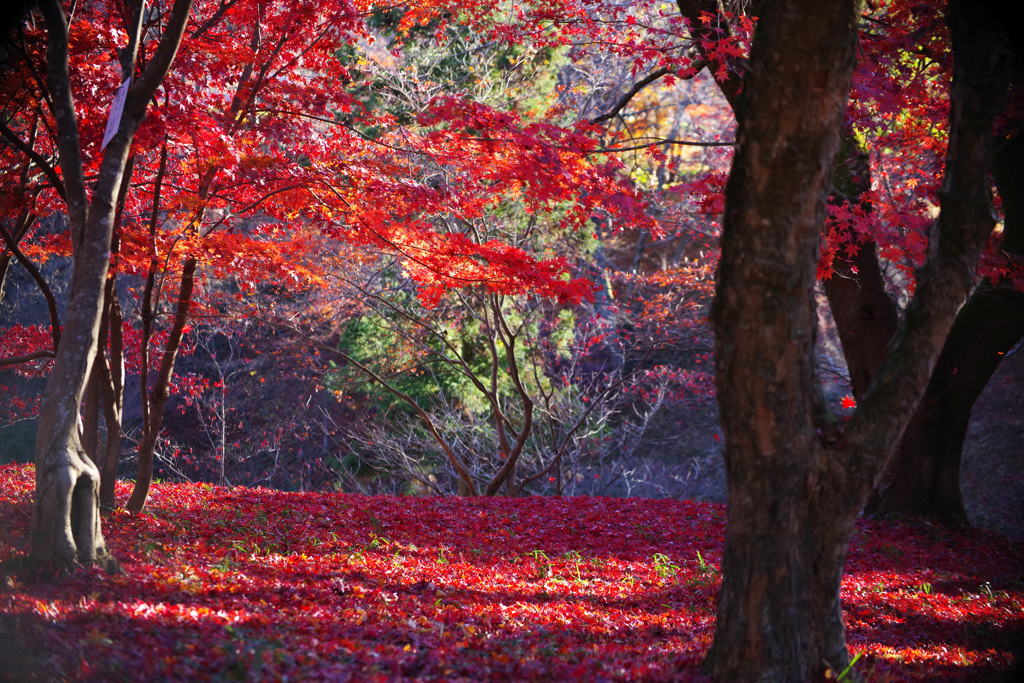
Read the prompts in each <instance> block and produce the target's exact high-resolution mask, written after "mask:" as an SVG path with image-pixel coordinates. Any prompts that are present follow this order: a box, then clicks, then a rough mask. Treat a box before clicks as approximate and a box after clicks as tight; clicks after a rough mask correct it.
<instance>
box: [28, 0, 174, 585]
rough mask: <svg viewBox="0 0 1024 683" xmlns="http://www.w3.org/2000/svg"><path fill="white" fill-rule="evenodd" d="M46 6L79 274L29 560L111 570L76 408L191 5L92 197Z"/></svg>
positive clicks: (139, 87) (64, 31)
mask: <svg viewBox="0 0 1024 683" xmlns="http://www.w3.org/2000/svg"><path fill="white" fill-rule="evenodd" d="M140 5H141V3H140ZM40 6H41V9H42V12H43V15H44V17H45V22H46V30H47V66H48V74H47V86H48V88H49V90H50V96H51V98H52V102H53V114H54V119H55V122H56V126H57V147H58V151H59V153H60V169H61V172H62V174H63V184H64V187H65V190H66V199H67V206H68V219H69V228H70V232H71V241H72V246H73V250H74V272H73V274H72V279H71V288H70V299H69V301H68V306H67V313H66V316H65V320H64V336H63V340H62V342H61V345H60V347H59V349H58V352H57V357H56V359H55V361H54V365H53V370H52V371H51V374H50V379H49V381H48V383H47V385H46V389H45V391H44V392H43V395H42V398H41V401H40V408H39V435H38V438H37V441H36V454H35V461H36V486H35V497H34V500H33V505H32V535H31V549H30V558H31V559H32V560H33V561H36V562H51V563H57V564H74V563H83V564H92V563H102V564H106V565H108V566H112V565H113V564H114V562H113V559H112V558H111V557H110V555H109V553H108V552H107V549H106V545H105V543H104V541H103V534H102V532H101V529H100V515H99V488H100V473H99V470H98V468H97V467H96V464H95V463H94V462H93V461H92V460H91V459H90V458H89V457H88V455H86V453H85V451H84V449H83V447H82V441H81V434H80V432H79V425H78V422H79V408H80V406H81V400H82V393H83V391H84V389H85V384H86V381H87V380H88V378H89V375H90V373H91V371H92V363H93V361H94V359H95V355H96V347H97V339H98V336H99V323H100V315H101V309H102V303H103V290H104V284H105V280H106V275H107V268H108V266H109V263H110V240H111V230H112V228H113V224H114V211H115V204H116V195H117V192H118V190H119V188H120V187H121V180H122V177H123V174H124V169H125V164H126V162H127V159H128V151H129V148H130V146H131V142H132V139H133V137H134V135H135V131H136V130H137V129H138V126H139V124H140V123H141V121H142V119H143V117H144V116H145V112H146V106H147V104H148V102H149V100H150V99H151V98H152V96H153V94H154V93H155V92H156V89H157V87H158V86H159V85H160V83H161V82H162V81H163V79H164V77H165V76H166V74H167V71H168V69H169V68H170V65H171V62H172V61H173V60H174V56H175V54H176V53H177V49H178V45H179V44H180V42H181V37H182V34H183V32H184V28H185V23H186V20H187V19H188V15H189V13H190V12H191V9H192V0H175V3H174V6H173V8H172V10H171V13H170V15H169V19H168V22H167V25H166V27H165V29H164V35H163V38H162V39H161V40H160V43H159V45H158V47H157V48H156V50H155V51H154V53H153V54H152V57H151V59H150V62H149V64H148V65H147V67H146V69H145V70H144V71H143V73H142V75H141V76H140V77H139V79H138V80H137V81H135V83H134V84H133V85H132V86H131V88H130V90H129V92H128V97H127V100H126V102H125V107H124V113H123V115H122V117H121V122H120V126H119V128H118V132H117V134H116V135H115V136H114V138H113V139H112V140H111V141H110V143H109V144H108V145H107V147H106V150H105V151H104V155H103V161H102V163H101V165H100V170H99V174H98V176H97V177H96V179H95V181H94V183H93V185H92V192H91V196H89V193H88V191H87V189H86V182H85V176H84V173H83V166H82V150H81V145H80V143H79V138H78V121H77V116H76V114H75V104H74V99H73V97H72V93H71V78H70V73H69V69H68V27H67V19H66V18H65V16H64V11H63V9H62V7H61V2H60V0H42V2H41V3H40ZM141 16H142V13H141V11H138V12H137V13H136V21H135V26H134V33H133V35H132V37H131V43H130V46H129V53H130V54H131V59H130V60H129V61H130V66H131V68H130V69H126V70H125V71H126V73H129V74H130V73H132V72H133V71H134V55H135V51H136V48H137V45H138V37H139V33H140V29H141Z"/></svg>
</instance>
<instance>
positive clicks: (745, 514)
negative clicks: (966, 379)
mask: <svg viewBox="0 0 1024 683" xmlns="http://www.w3.org/2000/svg"><path fill="white" fill-rule="evenodd" d="M950 15H951V19H950V23H951V26H952V29H953V39H954V50H955V54H956V66H955V70H954V73H955V79H954V84H953V88H952V94H951V105H952V106H951V126H950V130H951V134H950V144H949V151H948V157H947V164H946V169H947V175H946V178H945V182H944V184H943V206H942V214H941V216H940V219H939V220H938V222H937V224H936V229H935V231H933V235H932V243H931V248H930V250H929V259H928V261H927V263H926V264H925V266H924V267H923V268H922V269H921V272H920V275H919V278H918V287H917V294H916V296H915V299H914V301H913V302H912V303H911V305H910V307H908V310H907V314H906V317H905V320H904V322H903V324H902V326H901V328H900V331H899V332H898V334H897V337H896V340H895V342H894V344H893V347H892V348H891V350H890V351H889V353H888V354H887V356H886V358H885V360H884V362H883V363H882V366H881V368H880V369H879V371H878V372H877V374H876V375H875V378H874V380H873V382H872V384H871V386H870V388H869V389H868V390H867V392H866V393H865V395H864V397H863V399H862V400H861V402H860V405H859V406H858V408H857V410H856V412H855V413H854V415H853V417H852V418H851V420H850V422H849V423H848V424H847V425H845V429H844V425H842V424H841V423H839V422H838V421H837V420H836V418H835V417H834V416H833V415H831V413H830V412H829V411H828V409H827V407H826V405H825V402H824V400H823V397H822V394H821V389H820V384H819V382H818V379H817V377H816V376H815V362H814V341H815V334H816V328H817V321H816V316H815V307H814V300H813V290H814V281H815V271H816V266H817V261H818V253H819V240H820V234H821V230H822V228H823V227H824V223H825V217H826V207H825V203H826V198H827V196H828V190H829V186H830V177H829V176H830V174H831V168H832V165H833V161H834V159H835V155H836V151H837V149H838V146H839V137H840V131H841V125H842V116H843V111H844V109H845V104H846V97H847V93H848V90H849V85H850V79H851V75H852V71H853V65H854V60H855V46H856V30H857V21H858V16H857V7H856V3H855V2H853V1H852V0H851V1H849V2H842V1H840V2H830V3H821V2H820V1H819V0H781V1H780V2H777V3H771V4H766V5H765V6H764V7H763V12H762V13H761V17H760V20H759V22H758V25H757V29H756V33H755V36H754V43H753V50H752V54H751V60H750V66H749V69H748V70H747V75H746V78H745V81H744V90H743V94H742V99H741V106H740V109H741V111H739V112H738V116H737V118H738V121H739V130H738V135H737V142H738V144H737V149H736V156H735V159H734V162H733V167H732V171H731V173H730V176H729V182H728V184H727V186H726V208H725V216H724V221H723V233H722V256H721V260H720V262H719V270H718V279H717V289H716V296H715V303H714V307H713V310H712V323H713V325H714V329H715V335H716V359H715V362H716V382H717V386H718V396H719V403H720V406H721V414H722V424H723V430H724V432H725V435H726V450H725V460H726V477H727V482H728V501H729V503H728V506H729V509H728V521H727V525H726V534H725V550H724V553H723V559H722V570H723V584H722V590H721V594H720V597H719V604H718V614H717V624H716V630H715V639H714V643H713V645H712V647H711V650H710V651H709V652H708V655H707V658H706V660H705V668H706V669H707V670H708V672H709V673H710V674H711V676H712V677H713V678H714V679H715V680H716V681H719V682H720V683H726V682H730V681H744V682H749V681H793V682H796V681H807V680H817V679H820V678H821V677H822V676H823V674H824V673H825V670H826V669H829V668H831V669H832V670H833V671H841V670H843V669H844V668H845V667H846V666H847V664H848V663H849V654H848V651H847V648H846V643H845V634H844V628H843V622H842V614H841V611H840V601H839V588H840V582H841V579H842V575H843V566H844V561H845V556H846V549H847V545H848V543H849V539H850V536H851V534H852V531H853V525H854V521H855V519H856V517H857V515H858V514H859V512H860V509H861V507H862V506H863V503H864V501H865V500H866V498H867V495H868V493H869V492H870V491H871V489H872V488H873V485H874V483H875V480H876V478H877V477H878V476H879V474H880V473H881V472H882V470H883V468H884V465H885V462H886V459H887V458H888V456H889V454H890V453H891V452H892V451H893V449H894V448H895V446H896V444H897V443H898V440H899V438H900V436H901V435H902V432H903V430H904V428H905V427H906V424H907V421H908V420H909V419H910V416H911V414H912V413H913V411H914V409H915V408H916V405H917V403H918V402H919V401H920V399H921V396H922V394H923V393H924V390H925V387H926V385H927V382H928V378H929V375H930V373H931V370H932V367H933V366H934V363H935V361H936V359H937V358H938V356H939V353H940V351H941V349H942V344H943V341H944V339H945V337H946V334H947V332H948V330H949V327H950V325H951V323H952V321H953V317H954V315H955V313H956V311H957V309H958V308H959V307H960V306H961V305H962V303H963V301H964V300H965V299H966V296H967V294H968V293H969V291H970V289H971V287H972V285H973V274H974V271H975V268H976V266H977V259H978V255H979V253H980V250H981V246H982V244H983V243H984V241H985V239H986V238H987V236H988V234H989V233H990V232H991V229H992V226H993V221H992V218H991V209H990V207H991V193H990V188H989V182H988V168H989V166H990V161H991V154H990V142H991V131H992V122H993V120H994V116H995V111H996V95H995V93H996V92H998V84H997V83H996V78H995V75H994V74H995V66H996V65H995V63H994V61H995V60H994V55H995V54H997V52H996V46H997V44H998V41H997V40H996V38H997V35H998V32H997V31H996V30H995V26H994V24H993V23H992V22H989V21H987V20H985V19H984V18H979V17H977V16H965V12H964V11H963V7H962V6H960V5H958V4H955V3H954V4H953V5H952V6H951V10H950ZM979 20H980V21H979Z"/></svg>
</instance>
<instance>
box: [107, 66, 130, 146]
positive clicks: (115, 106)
mask: <svg viewBox="0 0 1024 683" xmlns="http://www.w3.org/2000/svg"><path fill="white" fill-rule="evenodd" d="M130 85H131V79H130V78H129V79H128V80H126V81H125V82H124V83H122V84H121V87H120V88H118V89H117V92H115V93H114V101H113V102H111V103H110V117H109V118H108V119H107V130H106V132H104V133H103V144H102V145H100V149H101V150H103V149H106V148H107V143H108V142H110V141H111V140H112V139H113V137H114V136H115V135H117V129H118V128H119V127H120V126H121V113H122V112H123V111H124V101H125V100H126V99H127V98H128V87H129V86H130Z"/></svg>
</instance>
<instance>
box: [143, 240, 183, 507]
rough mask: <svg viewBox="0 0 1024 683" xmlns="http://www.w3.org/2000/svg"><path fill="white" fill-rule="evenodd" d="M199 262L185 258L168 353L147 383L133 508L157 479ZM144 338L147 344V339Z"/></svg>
mask: <svg viewBox="0 0 1024 683" xmlns="http://www.w3.org/2000/svg"><path fill="white" fill-rule="evenodd" d="M197 265H198V262H197V261H196V259H195V258H189V259H187V260H186V261H185V266H184V268H183V269H182V273H181V287H180V288H179V289H178V304H177V309H176V310H175V313H174V322H173V323H172V325H171V333H170V335H169V336H168V337H167V345H166V346H165V347H164V355H163V357H162V359H161V361H160V371H159V372H158V373H157V377H156V381H155V382H154V383H153V388H152V389H149V390H148V392H147V387H146V386H145V385H143V387H142V391H143V401H144V403H145V405H146V408H145V409H144V410H143V415H144V416H145V417H146V419H145V422H144V423H143V425H142V439H141V440H140V441H139V470H138V473H137V474H136V475H135V487H134V488H133V489H132V495H131V497H129V498H128V502H127V503H126V504H125V509H126V510H128V511H129V512H140V511H141V510H142V508H143V507H145V505H146V500H147V499H148V498H149V487H150V486H151V485H152V483H153V457H154V455H155V453H156V442H157V439H159V438H160V428H161V427H162V426H163V421H164V406H166V405H167V399H169V398H170V396H171V392H170V386H171V377H172V376H173V375H174V361H175V359H176V358H177V355H178V348H179V347H180V346H181V336H182V334H184V330H185V325H186V324H187V323H188V316H189V311H190V310H191V307H192V290H193V287H194V286H195V280H196V267H197ZM147 341H148V340H147V339H146V338H143V344H146V343H147Z"/></svg>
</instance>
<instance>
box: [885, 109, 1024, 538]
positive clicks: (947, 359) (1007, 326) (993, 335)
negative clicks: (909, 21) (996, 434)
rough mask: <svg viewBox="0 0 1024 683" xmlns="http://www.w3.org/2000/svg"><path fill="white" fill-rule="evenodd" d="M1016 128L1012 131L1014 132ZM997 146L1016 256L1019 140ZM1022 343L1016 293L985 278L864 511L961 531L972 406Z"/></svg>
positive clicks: (1019, 246) (1023, 203)
mask: <svg viewBox="0 0 1024 683" xmlns="http://www.w3.org/2000/svg"><path fill="white" fill-rule="evenodd" d="M1018 125H1019V124H1018ZM1012 135H1013V137H1011V138H1009V139H1008V140H1003V141H1000V142H999V144H997V145H996V148H995V152H996V153H995V158H994V163H993V170H994V171H995V173H994V175H995V179H996V187H997V188H998V190H999V194H1000V197H1001V198H1002V201H1003V214H1004V224H1003V242H1002V245H1001V247H1002V250H1003V252H1004V254H1005V255H1006V257H1007V258H1008V259H1015V260H1017V262H1018V263H1020V262H1021V261H1020V259H1021V255H1022V254H1024V133H1022V132H1020V131H1019V130H1017V131H1013V132H1012ZM1022 336H1024V292H1022V291H1020V290H1019V289H1017V288H1015V287H1014V286H1013V284H1012V283H1011V282H1009V281H1007V280H1006V279H1003V280H1002V281H1001V282H1000V283H999V284H998V285H993V283H992V281H991V280H990V279H989V278H985V279H984V280H983V281H982V283H981V284H980V285H979V286H978V289H977V290H975V292H974V294H973V295H972V296H971V298H970V300H969V301H968V302H967V303H966V304H965V305H964V307H963V308H962V309H960V312H959V313H958V314H957V318H956V322H954V323H953V328H952V329H951V330H950V332H949V338H948V339H947V340H946V345H945V347H944V348H943V350H942V355H941V356H940V357H939V362H938V365H937V366H936V368H935V372H934V373H933V375H932V379H931V382H929V384H928V391H927V393H926V394H925V397H924V400H923V401H922V402H921V406H920V408H918V411H917V413H916V414H915V415H914V418H913V419H912V420H911V422H910V424H909V425H908V426H907V431H906V434H905V435H904V437H903V441H902V443H900V447H899V450H897V452H896V455H895V456H894V457H893V459H892V462H890V463H889V467H888V469H887V471H886V473H885V476H884V477H883V479H882V481H881V482H880V483H879V485H878V487H877V488H876V489H875V491H874V492H873V493H872V495H871V498H870V500H869V501H868V504H867V507H866V508H865V511H866V512H868V513H869V514H874V515H881V516H884V515H893V514H895V515H905V516H913V517H924V518H927V519H929V520H932V521H935V522H939V523H941V524H949V525H962V524H966V523H967V521H968V520H967V513H966V511H965V510H964V502H963V496H962V495H961V492H960V463H961V460H962V459H963V448H964V441H965V439H966V438H967V429H968V427H969V425H970V420H971V412H972V411H973V409H974V403H975V402H976V401H977V400H978V397H979V396H981V392H982V391H984V389H985V386H986V385H987V384H988V381H989V379H991V377H992V375H993V374H995V371H996V369H997V368H998V367H999V363H1000V362H1001V361H1002V359H1003V357H1004V355H1005V354H1006V353H1007V352H1008V351H1009V350H1010V349H1012V348H1013V347H1014V345H1015V344H1017V343H1018V342H1019V341H1020V339H1021V337H1022Z"/></svg>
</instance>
